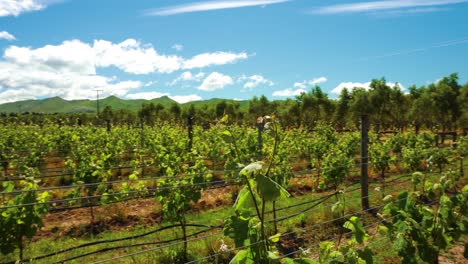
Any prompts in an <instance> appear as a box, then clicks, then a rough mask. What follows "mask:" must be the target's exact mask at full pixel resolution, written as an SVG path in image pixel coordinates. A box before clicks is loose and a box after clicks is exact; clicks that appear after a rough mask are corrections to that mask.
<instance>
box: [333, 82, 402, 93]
mask: <svg viewBox="0 0 468 264" xmlns="http://www.w3.org/2000/svg"><path fill="white" fill-rule="evenodd" d="M370 84H371V82H366V83H359V82H342V83H340V84H339V85H338V86H337V87H335V88H334V89H333V90H331V91H330V93H332V94H340V93H341V91H342V90H343V89H348V91H350V90H352V89H353V88H364V89H365V90H369V89H370ZM386 84H387V86H390V87H395V86H398V87H399V88H400V89H401V90H405V87H404V86H403V85H401V84H400V83H394V82H387V83H386Z"/></svg>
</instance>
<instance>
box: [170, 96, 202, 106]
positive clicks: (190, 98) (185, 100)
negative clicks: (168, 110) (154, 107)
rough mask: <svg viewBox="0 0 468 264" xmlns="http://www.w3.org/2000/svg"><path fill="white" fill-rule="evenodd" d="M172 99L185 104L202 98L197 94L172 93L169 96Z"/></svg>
mask: <svg viewBox="0 0 468 264" xmlns="http://www.w3.org/2000/svg"><path fill="white" fill-rule="evenodd" d="M169 98H171V99H172V100H174V101H176V102H178V103H179V104H185V103H188V102H192V101H200V100H202V98H201V97H200V96H198V95H196V94H190V95H171V96H169Z"/></svg>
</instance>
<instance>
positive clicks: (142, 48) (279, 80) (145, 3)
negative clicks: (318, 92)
mask: <svg viewBox="0 0 468 264" xmlns="http://www.w3.org/2000/svg"><path fill="white" fill-rule="evenodd" d="M466 14H468V0H407V1H403V0H381V1H371V0H367V1H340V0H333V1H318V0H289V1H288V0H222V1H203V0H198V1H178V0H158V1H150V0H141V1H137V0H135V1H121V0H99V1H96V0H52V1H47V0H16V1H15V0H0V52H1V54H0V103H4V102H11V101H17V100H25V99H35V98H46V97H52V96H60V97H63V98H65V99H83V98H89V99H93V98H95V96H96V92H95V91H94V90H103V91H102V92H101V96H103V97H106V96H109V95H116V96H119V97H121V98H127V99H130V98H143V99H151V98H154V97H160V96H163V95H167V96H170V97H171V98H173V99H174V100H177V101H179V102H187V101H190V100H201V99H209V98H214V97H216V98H231V99H250V98H252V97H253V96H255V95H256V96H259V95H262V94H263V95H266V96H267V97H268V98H270V99H284V98H287V97H293V96H294V95H297V94H299V93H300V92H301V91H306V90H309V89H310V88H311V87H313V86H314V85H320V87H322V89H323V90H324V91H326V92H327V93H329V95H330V97H336V96H337V93H339V91H340V89H343V88H344V87H349V88H351V87H353V86H360V87H366V86H367V85H368V82H369V81H370V80H371V79H373V78H381V77H385V78H386V80H387V81H388V82H390V83H399V85H401V86H402V87H403V89H404V88H407V87H409V86H410V85H412V84H416V85H418V86H421V85H426V84H428V83H430V82H435V81H436V80H438V79H439V78H441V77H443V76H447V75H449V74H451V73H453V72H458V73H459V77H460V81H461V82H463V83H465V82H467V81H468V60H467V58H468V16H467V15H466Z"/></svg>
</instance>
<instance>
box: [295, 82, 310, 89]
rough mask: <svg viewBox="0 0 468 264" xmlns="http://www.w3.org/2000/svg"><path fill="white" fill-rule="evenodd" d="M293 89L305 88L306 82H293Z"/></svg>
mask: <svg viewBox="0 0 468 264" xmlns="http://www.w3.org/2000/svg"><path fill="white" fill-rule="evenodd" d="M293 86H294V88H300V89H305V88H307V85H306V82H305V81H304V82H295V83H294V85H293Z"/></svg>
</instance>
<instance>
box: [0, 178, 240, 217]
mask: <svg viewBox="0 0 468 264" xmlns="http://www.w3.org/2000/svg"><path fill="white" fill-rule="evenodd" d="M239 179H240V178H239ZM231 181H234V180H231ZM225 182H226V181H224V180H223V181H212V182H202V183H194V184H185V185H184V184H183V185H177V186H164V187H159V188H148V189H146V190H137V191H129V192H117V193H105V194H101V195H89V196H80V197H75V198H67V199H57V200H51V201H46V202H38V203H26V204H15V205H7V206H3V207H0V210H3V209H8V208H18V207H26V206H34V205H39V204H54V203H60V202H70V201H77V200H84V199H95V198H101V197H113V196H118V195H121V194H123V195H128V194H136V193H145V192H151V191H160V190H166V189H177V188H184V187H192V186H202V185H208V184H213V185H216V184H223V183H225Z"/></svg>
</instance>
